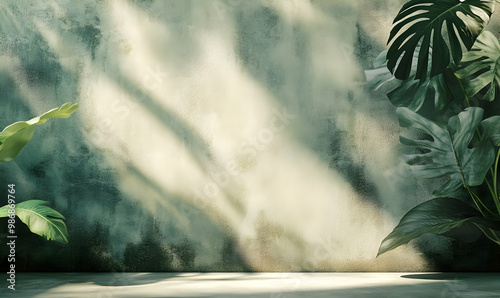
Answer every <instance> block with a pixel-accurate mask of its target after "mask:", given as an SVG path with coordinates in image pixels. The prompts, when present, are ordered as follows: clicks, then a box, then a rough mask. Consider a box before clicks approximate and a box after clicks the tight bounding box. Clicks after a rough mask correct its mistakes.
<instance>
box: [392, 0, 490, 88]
mask: <svg viewBox="0 0 500 298" xmlns="http://www.w3.org/2000/svg"><path fill="white" fill-rule="evenodd" d="M494 4H495V1H494V0H489V1H488V0H463V1H459V0H435V1H431V0H410V1H408V2H407V3H406V4H405V5H404V6H403V7H402V8H401V10H400V11H399V13H398V15H397V16H396V18H395V19H394V22H393V27H392V29H391V32H390V36H389V40H388V43H390V47H389V51H388V53H387V58H388V64H387V65H388V68H389V69H390V70H391V72H392V73H393V74H394V76H395V77H396V78H398V79H402V80H403V79H407V78H408V77H409V76H410V71H411V68H412V59H413V56H414V52H415V50H416V48H417V47H418V46H420V53H419V54H418V66H417V69H416V78H417V79H419V80H420V81H423V80H425V78H426V77H427V73H428V66H429V63H430V76H431V77H433V76H435V75H438V74H440V73H442V72H443V71H444V70H445V69H446V68H447V67H448V66H449V65H450V64H451V63H452V62H454V63H455V64H458V62H459V61H460V60H461V58H462V44H463V46H465V48H466V49H467V50H469V49H470V48H471V47H472V45H473V44H474V41H475V40H476V38H477V36H478V35H479V34H480V33H481V31H482V30H483V28H484V27H485V25H486V24H487V23H488V22H489V19H490V16H491V13H492V12H493V7H494ZM431 48H432V54H431V53H430V49H431ZM430 57H432V58H431V59H430Z"/></svg>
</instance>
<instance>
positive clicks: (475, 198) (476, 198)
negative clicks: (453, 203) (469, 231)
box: [467, 187, 497, 217]
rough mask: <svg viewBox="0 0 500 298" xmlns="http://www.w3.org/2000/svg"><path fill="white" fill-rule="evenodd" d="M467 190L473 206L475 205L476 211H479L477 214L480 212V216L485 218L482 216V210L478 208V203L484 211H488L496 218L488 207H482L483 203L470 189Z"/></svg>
mask: <svg viewBox="0 0 500 298" xmlns="http://www.w3.org/2000/svg"><path fill="white" fill-rule="evenodd" d="M467 190H468V191H469V194H470V196H471V198H472V201H474V204H475V205H476V207H477V209H478V210H479V212H481V214H482V215H483V216H484V217H486V214H484V212H483V210H482V208H480V207H479V204H478V203H477V202H478V201H479V203H481V205H482V206H483V208H484V209H486V211H488V212H489V213H490V214H491V215H493V216H495V217H497V215H496V214H495V213H493V212H491V210H490V209H489V208H488V207H486V205H484V203H483V202H482V201H481V199H480V198H479V197H478V196H477V195H476V194H475V193H474V192H473V191H472V190H471V189H470V187H467ZM476 200H477V201H476Z"/></svg>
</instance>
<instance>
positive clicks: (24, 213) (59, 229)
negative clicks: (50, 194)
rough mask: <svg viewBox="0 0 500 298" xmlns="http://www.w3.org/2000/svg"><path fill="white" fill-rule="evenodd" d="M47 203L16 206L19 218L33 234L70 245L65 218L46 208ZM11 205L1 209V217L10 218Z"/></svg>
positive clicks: (25, 203)
mask: <svg viewBox="0 0 500 298" xmlns="http://www.w3.org/2000/svg"><path fill="white" fill-rule="evenodd" d="M46 203H47V202H46V201H41V200H29V201H26V202H22V203H19V204H16V206H15V211H16V215H17V217H19V218H20V219H21V221H22V222H24V223H25V224H26V225H27V226H28V227H29V229H30V230H31V232H33V233H35V234H38V235H40V236H42V237H44V238H45V239H47V240H54V241H57V242H61V243H68V231H67V230H66V225H65V224H64V221H63V220H64V216H62V215H61V214H60V213H59V212H57V211H55V210H53V209H51V208H49V207H47V206H44V204H46ZM8 210H9V205H6V206H3V207H2V208H0V217H7V216H8Z"/></svg>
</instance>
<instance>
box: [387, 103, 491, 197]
mask: <svg viewBox="0 0 500 298" xmlns="http://www.w3.org/2000/svg"><path fill="white" fill-rule="evenodd" d="M396 113H397V115H398V118H399V122H400V125H401V126H402V127H411V128H415V129H417V130H420V131H421V132H424V133H425V134H427V135H429V136H430V137H432V140H410V139H407V138H404V137H400V140H401V143H403V144H404V145H408V146H414V147H417V148H419V149H422V150H423V151H424V153H418V154H409V155H405V156H404V158H405V161H406V162H407V163H408V164H409V165H411V169H412V172H413V173H414V174H415V176H417V177H419V178H439V177H448V179H449V180H448V182H446V184H445V185H443V186H442V187H441V188H440V189H438V190H436V191H434V195H435V196H440V197H444V196H451V195H452V194H453V193H454V192H455V191H456V190H458V189H460V187H462V186H463V187H469V186H477V185H481V184H482V183H483V181H484V177H485V175H486V173H487V171H488V169H489V168H490V166H491V165H492V164H493V162H494V159H495V140H496V138H498V131H495V130H496V128H498V127H499V125H500V117H498V116H496V117H491V118H489V119H487V120H485V121H482V122H481V119H482V116H483V109H481V108H476V107H472V108H468V109H466V110H465V111H463V112H461V113H460V114H458V115H457V116H453V117H451V118H450V120H449V122H448V126H447V127H444V126H442V125H440V124H437V123H435V122H432V121H430V120H428V119H426V118H424V117H422V116H420V115H418V114H417V113H415V112H413V111H411V110H409V109H407V108H398V109H397V111H396ZM479 125H481V127H482V128H483V130H484V132H485V133H484V134H483V139H482V140H481V141H480V142H478V143H477V144H475V146H473V147H472V148H469V145H470V143H471V141H472V138H473V136H474V131H475V130H476V128H478V126H479Z"/></svg>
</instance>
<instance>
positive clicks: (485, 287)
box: [0, 273, 500, 298]
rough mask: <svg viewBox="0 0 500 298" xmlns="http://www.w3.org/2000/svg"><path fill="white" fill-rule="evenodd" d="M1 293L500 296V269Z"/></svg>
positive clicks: (30, 283) (2, 293) (163, 279)
mask: <svg viewBox="0 0 500 298" xmlns="http://www.w3.org/2000/svg"><path fill="white" fill-rule="evenodd" d="M0 297H50V298H57V297H64V298H71V297H218V298H225V297H234V298H239V297H241V298H246V297H266V298H285V297H290V298H291V297H312V298H315V297H475V298H477V297H500V273H102V274H99V273H23V274H18V275H17V276H16V291H15V293H14V292H13V291H11V290H8V289H7V285H6V284H5V283H4V287H3V288H2V289H1V290H0Z"/></svg>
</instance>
